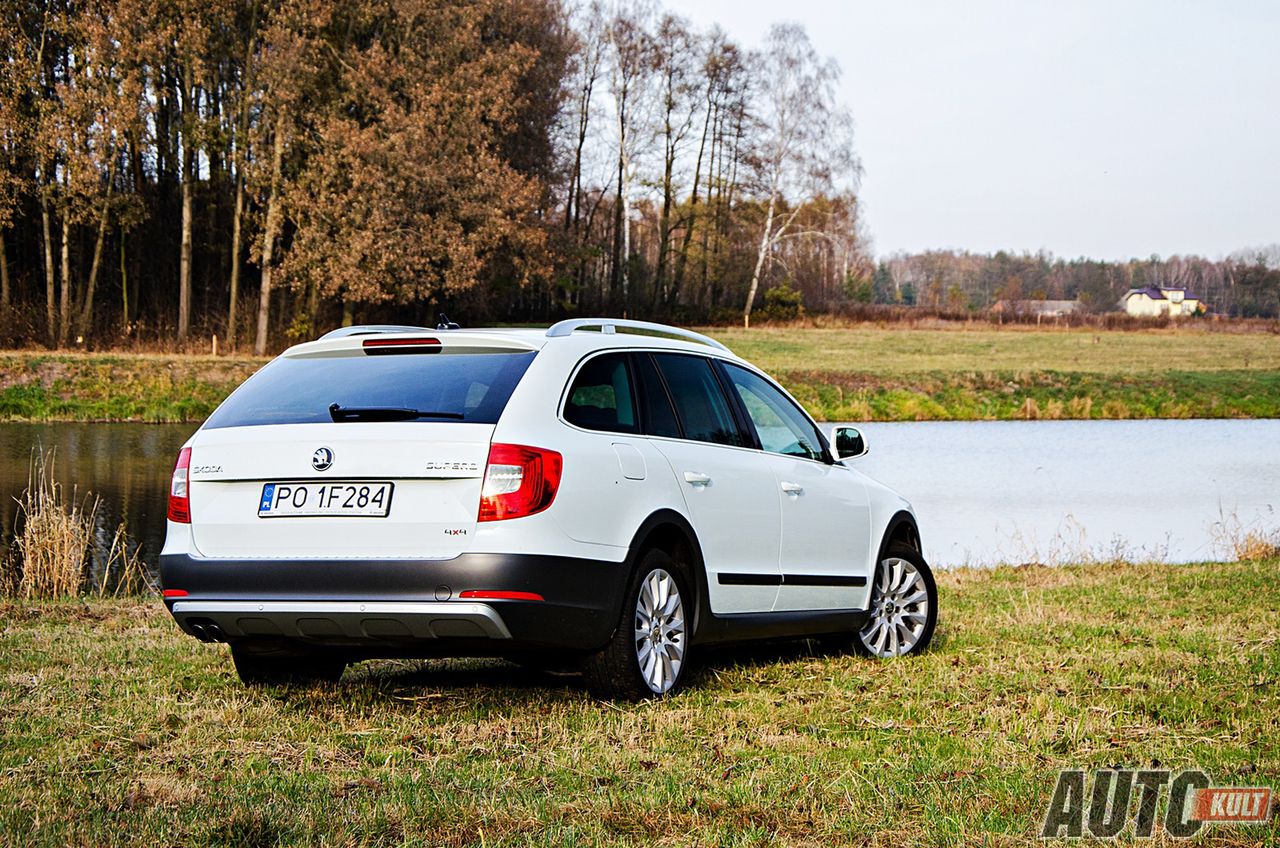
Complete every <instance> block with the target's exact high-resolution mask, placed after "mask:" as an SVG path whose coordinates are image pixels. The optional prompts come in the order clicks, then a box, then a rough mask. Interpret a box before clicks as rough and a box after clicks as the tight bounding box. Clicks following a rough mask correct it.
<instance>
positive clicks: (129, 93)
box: [0, 0, 1280, 352]
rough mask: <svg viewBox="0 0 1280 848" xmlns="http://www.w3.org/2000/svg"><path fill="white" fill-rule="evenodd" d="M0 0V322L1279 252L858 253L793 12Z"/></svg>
mask: <svg viewBox="0 0 1280 848" xmlns="http://www.w3.org/2000/svg"><path fill="white" fill-rule="evenodd" d="M0 9H2V10H3V13H2V14H0V50H3V51H4V52H3V55H2V56H0V345H14V344H45V345H49V346H51V347H69V346H85V347H95V348H102V347H119V346H137V345H139V344H143V345H147V344H160V345H162V346H170V345H173V346H177V347H179V348H182V347H184V346H186V347H197V346H198V347H200V348H202V349H206V350H207V349H208V346H209V343H210V341H209V336H210V335H217V336H218V337H219V338H220V339H221V341H222V344H221V348H220V349H221V350H224V351H226V350H244V349H246V348H249V347H252V348H254V349H256V350H257V351H259V352H262V351H265V350H267V349H268V348H271V349H278V348H279V347H280V346H281V345H282V344H283V343H284V342H286V341H291V340H296V339H299V338H306V337H309V336H311V335H313V334H316V333H318V332H321V331H323V330H326V329H328V328H330V327H332V326H334V325H337V324H339V323H343V322H351V321H368V322H379V321H394V322H398V323H400V322H403V323H410V322H430V321H433V320H434V318H435V315H436V313H437V312H438V311H440V310H443V311H446V312H449V313H451V314H452V315H453V317H455V318H458V319H460V320H462V321H463V322H465V323H469V324H475V323H478V322H481V321H492V320H506V321H526V320H545V319H549V318H558V317H563V316H565V315H572V314H600V313H604V314H618V313H626V314H628V315H632V316H644V317H662V318H668V319H672V320H677V321H686V322H693V321H719V322H725V321H733V320H738V321H741V320H742V318H743V316H744V315H746V314H749V313H751V311H752V309H753V308H758V307H760V306H761V305H765V306H766V307H767V305H768V304H769V303H774V302H776V301H778V300H779V298H780V297H782V298H783V299H786V298H794V297H798V298H799V302H800V303H801V304H802V305H803V307H804V309H805V310H806V311H807V313H809V314H814V313H823V312H839V311H842V310H843V311H848V310H850V309H854V310H856V309H862V308H864V307H867V306H870V305H874V304H884V305H887V306H893V307H902V308H918V307H923V309H924V310H926V311H929V312H931V313H934V312H936V313H946V314H953V313H954V314H957V315H970V314H975V313H979V312H982V311H984V310H987V309H989V308H990V307H991V306H992V305H993V304H994V303H995V302H996V301H997V300H998V299H1001V298H1010V297H1012V296H1013V295H1020V296H1021V297H1027V298H1034V297H1036V296H1042V297H1051V298H1072V297H1079V298H1081V299H1082V300H1085V301H1087V306H1088V308H1089V310H1090V311H1094V312H1101V311H1104V310H1106V309H1109V308H1111V306H1112V305H1113V304H1114V300H1115V298H1116V297H1118V296H1119V294H1120V293H1122V292H1123V290H1124V288H1125V287H1127V286H1128V285H1139V284H1141V285H1146V284H1161V283H1164V282H1168V283H1179V282H1185V283H1187V284H1189V285H1191V286H1193V287H1196V288H1202V289H1203V291H1200V292H1198V293H1200V294H1201V295H1202V296H1206V297H1208V298H1209V302H1210V304H1211V305H1212V306H1214V308H1215V309H1217V310H1219V311H1221V312H1223V313H1226V314H1231V315H1246V316H1269V315H1271V316H1274V315H1277V314H1280V271H1277V270H1276V267H1277V265H1278V264H1280V254H1275V255H1274V256H1272V258H1271V259H1265V260H1264V259H1263V258H1261V257H1254V256H1252V255H1249V256H1241V257H1235V258H1231V259H1228V260H1220V261H1214V262H1211V261H1209V260H1202V259H1198V258H1196V257H1181V258H1179V257H1175V258H1172V259H1169V260H1142V261H1137V260H1135V261H1133V262H1129V263H1096V262H1090V261H1087V260H1078V261H1073V262H1066V261H1064V260H1060V259H1056V260H1055V259H1053V258H1052V257H1042V256H1009V255H1006V254H996V255H994V256H987V257H979V256H973V255H970V254H960V253H955V252H941V251H934V252H930V253H925V254H919V255H913V256H894V257H888V258H887V259H886V260H885V261H884V262H882V263H881V264H880V265H879V266H874V265H873V264H872V262H871V259H870V257H869V253H868V250H869V246H868V242H867V239H866V237H865V235H864V233H863V224H862V208H861V204H860V199H859V196H858V174H859V166H858V159H857V156H856V155H855V154H854V151H853V147H852V136H851V131H850V126H851V123H850V117H851V116H850V115H849V114H848V112H847V110H846V109H845V108H843V107H842V106H841V105H840V103H839V102H838V101H837V100H836V99H835V83H836V80H837V78H838V73H839V69H838V68H836V67H835V65H834V64H833V63H831V62H830V61H829V60H826V59H824V58H822V57H821V56H819V55H817V53H816V52H815V51H814V50H813V48H812V46H811V45H810V44H809V40H808V37H807V35H806V34H805V33H804V31H803V30H801V29H799V28H797V27H795V26H786V25H784V26H778V27H775V28H773V30H772V31H771V32H770V34H769V36H768V38H766V39H765V40H764V47H763V48H762V50H761V51H758V52H757V51H750V50H746V49H744V48H743V47H742V46H740V45H737V44H735V43H734V42H733V41H732V40H731V39H729V38H728V37H727V36H726V35H725V33H724V32H723V31H721V30H720V29H719V28H715V27H713V28H710V29H708V30H699V29H697V28H695V27H693V26H692V25H691V24H690V23H689V22H688V21H686V20H684V19H682V18H680V17H678V16H676V15H673V14H670V13H669V12H666V11H664V10H663V9H662V8H661V7H660V6H658V5H657V4H656V3H631V4H619V5H617V6H615V7H612V8H606V7H605V5H604V4H603V3H602V2H590V0H588V2H583V3H574V4H569V3H567V2H566V0H461V2H459V0H450V1H449V2H446V0H343V2H338V0H83V2H73V0H0ZM793 119H794V120H793ZM753 292H754V294H752V293H753ZM771 292H772V294H770V293H771ZM792 293H794V294H792ZM776 311H777V310H773V312H776ZM773 312H769V313H766V314H763V315H759V316H758V317H761V318H768V317H769V316H770V315H772V314H773ZM735 316H736V319H735ZM775 317H776V316H775Z"/></svg>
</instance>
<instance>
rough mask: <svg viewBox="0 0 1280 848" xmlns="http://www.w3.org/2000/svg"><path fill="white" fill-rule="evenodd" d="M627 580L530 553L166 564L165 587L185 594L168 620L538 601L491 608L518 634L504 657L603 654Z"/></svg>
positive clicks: (605, 564)
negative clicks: (190, 614)
mask: <svg viewBox="0 0 1280 848" xmlns="http://www.w3.org/2000/svg"><path fill="white" fill-rule="evenodd" d="M628 576H629V573H628V569H627V565H626V563H625V562H609V561H606V560H594V559H581V558H575V557H555V556H540V555H532V554H483V553H471V554H462V555H460V556H458V557H455V558H453V559H449V560H280V559H237V560H225V559H203V558H197V557H191V556H187V555H184V554H176V555H175V554H170V555H165V556H161V557H160V582H161V585H162V586H163V587H165V588H167V589H181V590H183V591H185V592H186V593H187V595H186V596H185V597H182V598H170V599H166V605H167V606H168V607H169V609H170V610H171V611H172V610H173V605H174V603H175V602H192V601H258V602H280V601H286V602H288V601H293V602H325V601H333V602H347V601H356V602H359V601H368V602H397V601H399V602H433V603H437V602H439V603H456V604H459V606H462V605H464V604H468V603H469V602H468V601H466V600H460V599H459V597H458V596H459V595H460V594H461V593H462V592H464V591H466V590H468V589H489V590H492V589H504V590H510V591H520V592H533V593H537V594H539V595H541V596H542V597H543V598H544V599H545V600H544V601H516V600H486V601H485V604H486V605H488V606H490V607H492V608H493V609H494V610H495V612H496V613H497V614H498V616H499V617H500V618H501V620H502V622H503V623H504V624H505V625H506V627H507V629H508V630H509V631H510V633H511V639H510V640H506V639H503V640H500V641H501V642H502V645H501V649H502V650H504V651H506V650H515V649H521V648H532V647H554V648H563V649H569V650H579V651H592V650H597V649H599V648H601V647H603V646H604V644H605V643H606V642H608V641H609V638H610V637H611V636H612V635H613V629H614V627H616V626H617V623H618V610H620V609H621V604H622V595H623V593H624V592H625V590H626V581H627V577H628ZM184 629H186V627H185V626H184ZM188 632H191V631H189V630H188ZM403 641H404V640H403V639H402V640H400V642H397V641H396V640H394V639H389V640H387V645H386V647H388V648H391V647H396V648H398V649H403V648H404V647H405V646H404V644H402V643H403ZM409 641H416V640H409ZM494 641H495V642H497V641H499V640H494ZM366 647H368V648H369V649H370V655H371V656H372V655H376V654H377V647H378V642H377V640H373V641H372V644H370V645H368V646H366ZM494 650H495V651H497V650H498V646H496V645H495V647H494ZM388 653H390V651H388Z"/></svg>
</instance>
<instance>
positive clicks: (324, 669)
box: [231, 643, 347, 686]
mask: <svg viewBox="0 0 1280 848" xmlns="http://www.w3.org/2000/svg"><path fill="white" fill-rule="evenodd" d="M231 661H232V662H233V663H235V667H236V674H238V675H239V676H240V681H241V682H242V683H244V684H245V685H246V686H290V685H305V684H309V683H337V682H338V679H339V678H341V677H342V672H343V671H344V670H345V669H346V667H347V663H346V660H344V659H343V658H342V657H339V656H333V655H330V654H321V653H313V652H307V651H300V650H293V649H289V648H284V647H280V646H277V645H255V644H252V643H240V644H233V645H232V646H231Z"/></svg>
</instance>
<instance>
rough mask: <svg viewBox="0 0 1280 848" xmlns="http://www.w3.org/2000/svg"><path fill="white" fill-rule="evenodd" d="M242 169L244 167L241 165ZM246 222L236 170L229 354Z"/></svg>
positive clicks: (233, 337)
mask: <svg viewBox="0 0 1280 848" xmlns="http://www.w3.org/2000/svg"><path fill="white" fill-rule="evenodd" d="M241 167H244V166H243V165H241ZM242 220H244V183H243V182H242V178H241V175H240V169H239V168H237V169H236V212H235V221H234V223H233V224H232V225H231V295H230V302H229V303H228V304H227V352H228V353H231V352H234V351H235V349H236V320H237V316H236V309H237V307H238V305H239V302H240V238H241V229H240V228H241V223H240V222H241V221H242Z"/></svg>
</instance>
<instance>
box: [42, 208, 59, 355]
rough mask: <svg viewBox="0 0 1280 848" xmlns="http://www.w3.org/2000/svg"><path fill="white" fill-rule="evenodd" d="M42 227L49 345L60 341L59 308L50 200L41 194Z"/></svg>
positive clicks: (46, 321)
mask: <svg viewBox="0 0 1280 848" xmlns="http://www.w3.org/2000/svg"><path fill="white" fill-rule="evenodd" d="M40 225H41V227H42V228H43V230H44V295H45V313H44V314H45V325H46V326H45V329H46V330H47V331H48V335H49V344H51V345H54V344H57V341H58V306H57V293H56V289H57V281H56V279H55V278H54V276H53V236H52V235H51V234H50V232H49V198H48V197H46V196H45V194H44V193H43V192H41V194H40Z"/></svg>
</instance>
